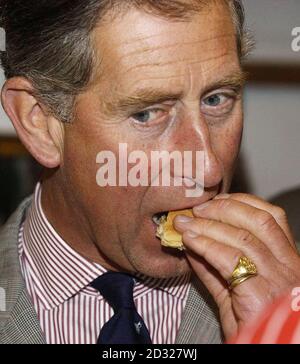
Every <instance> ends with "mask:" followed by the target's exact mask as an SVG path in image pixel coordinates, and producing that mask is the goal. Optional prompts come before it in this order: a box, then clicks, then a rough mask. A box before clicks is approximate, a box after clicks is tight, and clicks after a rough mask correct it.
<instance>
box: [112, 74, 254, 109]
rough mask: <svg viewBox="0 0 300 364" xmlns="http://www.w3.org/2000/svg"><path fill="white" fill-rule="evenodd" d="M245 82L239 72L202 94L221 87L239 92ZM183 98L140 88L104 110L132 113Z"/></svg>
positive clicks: (221, 80)
mask: <svg viewBox="0 0 300 364" xmlns="http://www.w3.org/2000/svg"><path fill="white" fill-rule="evenodd" d="M246 80H247V73H246V72H244V71H242V70H239V71H236V72H234V73H232V74H230V75H228V76H226V77H223V78H221V79H220V80H218V81H215V82H213V83H211V84H208V85H207V86H206V87H205V89H204V94H205V93H208V92H211V91H213V90H216V89H218V88H223V87H231V88H233V89H235V90H236V91H239V90H241V89H242V88H243V87H244V85H245V83H246ZM182 97H183V92H167V91H165V90H159V89H157V88H155V89H154V88H151V87H149V88H142V89H138V90H136V91H135V92H134V93H133V94H132V95H126V96H124V97H123V98H122V97H120V98H119V100H116V101H115V102H113V103H111V102H106V103H105V107H106V110H107V111H109V112H110V113H113V112H117V113H128V114H129V113H131V112H132V113H134V112H138V111H139V110H143V109H145V108H147V107H149V106H152V105H155V104H160V103H162V102H166V101H172V100H179V99H181V98H182Z"/></svg>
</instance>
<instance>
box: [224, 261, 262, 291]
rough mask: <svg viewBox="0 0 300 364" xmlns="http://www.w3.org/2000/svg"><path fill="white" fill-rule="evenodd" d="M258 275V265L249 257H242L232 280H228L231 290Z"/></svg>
mask: <svg viewBox="0 0 300 364" xmlns="http://www.w3.org/2000/svg"><path fill="white" fill-rule="evenodd" d="M256 275H257V268H256V265H255V264H254V263H253V262H252V261H251V260H250V259H249V258H247V257H241V258H240V260H239V262H238V264H237V266H236V267H235V269H234V271H233V273H232V275H231V277H230V279H229V280H228V284H229V288H230V289H233V288H234V287H236V286H238V285H239V284H241V283H243V282H245V281H246V280H247V279H249V278H251V277H254V276H256Z"/></svg>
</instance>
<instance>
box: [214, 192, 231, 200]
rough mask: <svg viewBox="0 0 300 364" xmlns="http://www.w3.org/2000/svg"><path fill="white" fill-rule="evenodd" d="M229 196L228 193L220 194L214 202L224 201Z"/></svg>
mask: <svg viewBox="0 0 300 364" xmlns="http://www.w3.org/2000/svg"><path fill="white" fill-rule="evenodd" d="M229 197H230V195H229V193H223V194H220V195H217V196H216V197H215V198H214V200H222V199H223V200H226V199H227V198H229Z"/></svg>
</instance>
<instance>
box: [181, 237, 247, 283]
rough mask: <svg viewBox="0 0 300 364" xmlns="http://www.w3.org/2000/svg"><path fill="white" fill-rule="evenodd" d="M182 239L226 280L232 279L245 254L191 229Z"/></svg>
mask: <svg viewBox="0 0 300 364" xmlns="http://www.w3.org/2000/svg"><path fill="white" fill-rule="evenodd" d="M182 240H183V242H184V245H185V247H186V248H187V249H188V250H191V251H192V252H194V253H195V254H197V255H198V256H201V257H203V258H204V259H205V261H206V262H207V263H208V264H210V265H211V266H212V267H213V268H214V269H215V270H216V271H217V272H218V273H219V274H220V276H221V277H222V278H223V279H224V280H225V281H226V282H228V280H229V279H230V277H231V275H232V272H233V271H234V268H235V267H236V266H237V264H238V262H239V259H240V257H242V256H243V255H244V254H243V252H242V251H241V250H239V249H236V248H233V247H231V246H228V245H224V244H222V243H219V242H217V241H216V240H214V239H211V238H208V237H206V236H199V235H198V234H197V233H195V232H194V231H191V230H188V231H186V232H184V233H183V237H182Z"/></svg>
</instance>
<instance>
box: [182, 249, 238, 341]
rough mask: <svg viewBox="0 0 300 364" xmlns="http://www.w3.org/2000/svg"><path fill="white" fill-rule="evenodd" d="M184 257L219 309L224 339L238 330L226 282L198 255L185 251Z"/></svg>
mask: <svg viewBox="0 0 300 364" xmlns="http://www.w3.org/2000/svg"><path fill="white" fill-rule="evenodd" d="M186 257H187V259H188V261H189V263H190V265H191V267H192V269H193V271H194V272H195V273H196V275H197V277H198V278H199V279H200V281H201V282H202V283H203V284H204V285H205V287H206V288H207V290H208V291H209V292H210V294H211V296H212V298H213V299H214V301H215V302H216V304H217V306H218V308H219V315H220V321H221V324H222V328H223V332H224V335H225V337H226V338H229V337H232V336H233V335H234V334H235V333H236V332H237V330H238V325H237V319H236V316H235V314H234V311H233V309H232V299H231V296H230V292H229V290H228V284H227V282H226V281H225V280H224V279H223V278H222V277H221V276H220V274H219V273H218V272H217V271H216V270H215V269H214V268H213V267H212V266H211V265H210V264H208V263H207V262H206V261H205V260H204V259H203V258H202V257H200V256H199V255H198V254H196V253H194V252H192V251H191V250H186Z"/></svg>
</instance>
